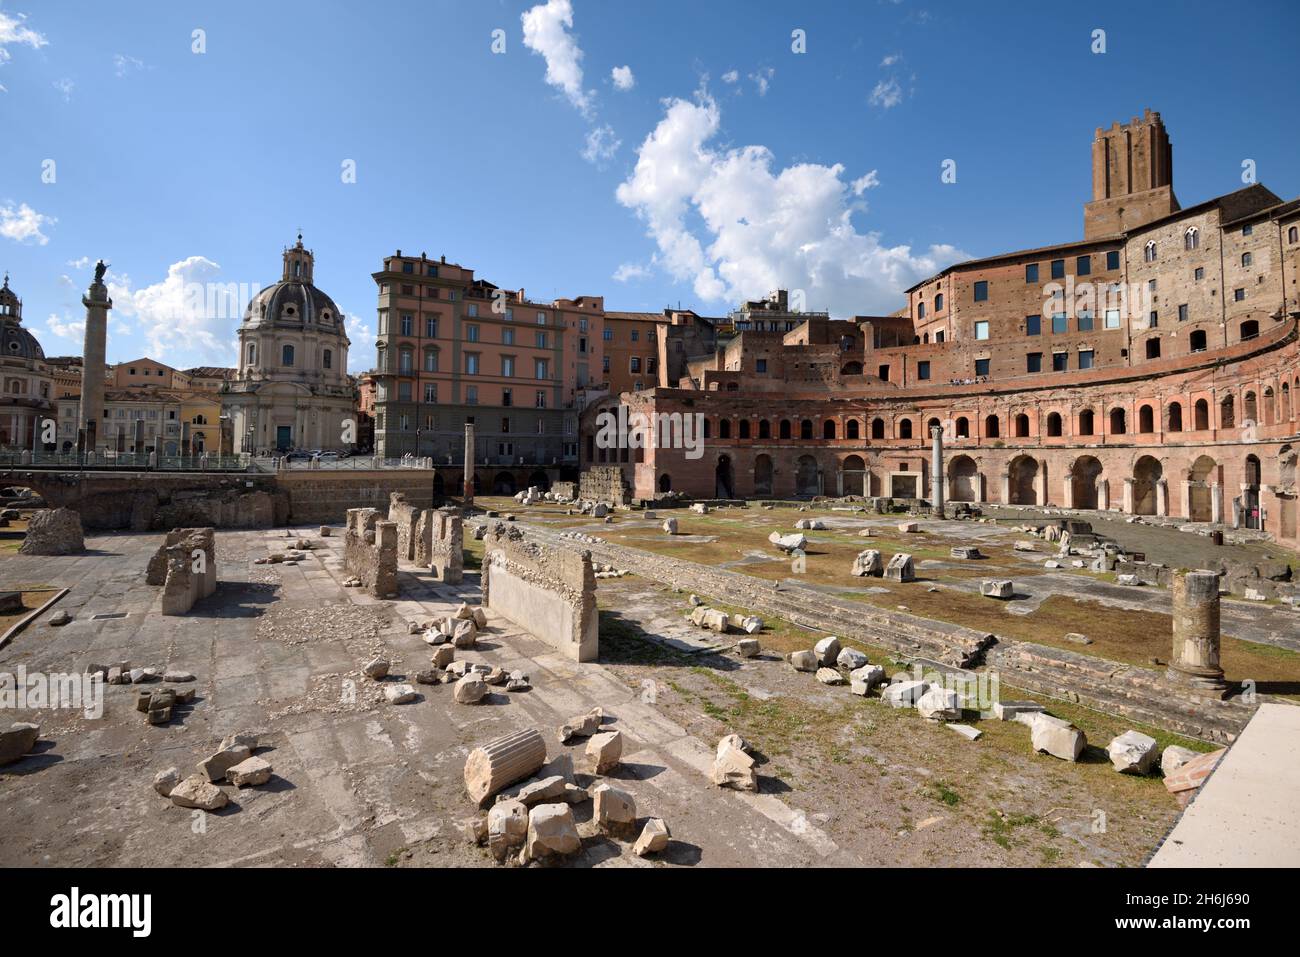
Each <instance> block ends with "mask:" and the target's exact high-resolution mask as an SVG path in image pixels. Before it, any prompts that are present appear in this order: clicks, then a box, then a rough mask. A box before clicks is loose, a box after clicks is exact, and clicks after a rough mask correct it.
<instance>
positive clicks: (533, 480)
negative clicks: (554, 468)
mask: <svg viewBox="0 0 1300 957" xmlns="http://www.w3.org/2000/svg"><path fill="white" fill-rule="evenodd" d="M528 485H529V487H530V488H532V487H535V488H539V489H541V490H542V491H543V492H547V491H550V488H551V480H550V479H548V478H547V477H546V473H545V472H543V471H542V470H541V469H538V470H537V471H535V472H534V473H533V474H532V475H530V476H528Z"/></svg>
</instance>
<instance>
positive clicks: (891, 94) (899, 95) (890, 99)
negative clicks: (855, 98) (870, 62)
mask: <svg viewBox="0 0 1300 957" xmlns="http://www.w3.org/2000/svg"><path fill="white" fill-rule="evenodd" d="M870 102H871V105H872V106H878V107H880V108H881V109H882V110H888V109H890V108H891V107H895V106H898V104H899V103H902V102H903V88H902V87H900V86H899V85H898V81H897V80H895V79H894V78H893V77H892V76H891V77H890V78H889V79H888V80H881V81H880V82H879V83H877V84H876V85H875V88H874V89H872V91H871V100H870Z"/></svg>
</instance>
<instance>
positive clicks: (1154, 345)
mask: <svg viewBox="0 0 1300 957" xmlns="http://www.w3.org/2000/svg"><path fill="white" fill-rule="evenodd" d="M1147 358H1148V359H1159V358H1160V340H1159V339H1158V338H1151V339H1148V340H1147Z"/></svg>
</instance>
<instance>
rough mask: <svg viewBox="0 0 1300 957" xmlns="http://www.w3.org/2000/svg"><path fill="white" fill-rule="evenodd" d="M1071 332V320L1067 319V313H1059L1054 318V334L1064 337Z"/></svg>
mask: <svg viewBox="0 0 1300 957" xmlns="http://www.w3.org/2000/svg"><path fill="white" fill-rule="evenodd" d="M1069 331H1070V320H1069V319H1068V318H1066V315H1065V313H1063V312H1058V313H1055V314H1053V316H1052V334H1053V335H1058V336H1059V335H1063V334H1065V333H1067V332H1069Z"/></svg>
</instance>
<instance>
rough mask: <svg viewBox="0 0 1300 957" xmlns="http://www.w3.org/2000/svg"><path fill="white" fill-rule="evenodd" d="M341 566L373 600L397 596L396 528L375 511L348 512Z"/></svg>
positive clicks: (357, 510) (358, 509)
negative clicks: (357, 580)
mask: <svg viewBox="0 0 1300 957" xmlns="http://www.w3.org/2000/svg"><path fill="white" fill-rule="evenodd" d="M343 564H344V568H345V570H346V571H347V572H348V574H349V575H352V576H354V577H355V578H357V579H359V580H360V581H361V585H362V587H363V588H365V589H366V590H367V591H368V592H369V593H370V594H372V595H374V596H375V597H376V598H392V597H395V596H396V595H397V526H396V525H395V524H394V523H393V522H388V521H384V520H383V518H382V516H381V514H380V512H379V510H378V509H374V508H350V509H348V525H347V531H346V532H345V536H344V540H343Z"/></svg>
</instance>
